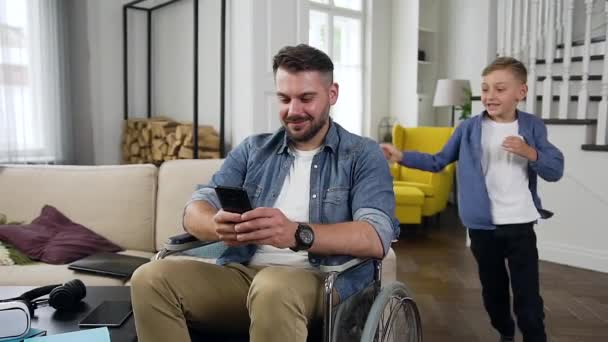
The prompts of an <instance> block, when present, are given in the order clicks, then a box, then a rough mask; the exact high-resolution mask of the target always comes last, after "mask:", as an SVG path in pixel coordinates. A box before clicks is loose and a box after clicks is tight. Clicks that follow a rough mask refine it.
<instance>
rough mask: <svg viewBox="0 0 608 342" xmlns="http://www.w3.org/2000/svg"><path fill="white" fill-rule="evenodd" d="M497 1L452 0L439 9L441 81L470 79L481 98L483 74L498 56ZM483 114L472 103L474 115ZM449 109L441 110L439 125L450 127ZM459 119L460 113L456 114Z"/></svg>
mask: <svg viewBox="0 0 608 342" xmlns="http://www.w3.org/2000/svg"><path fill="white" fill-rule="evenodd" d="M495 6H496V0H492V1H477V0H450V1H443V2H442V6H440V7H439V12H440V20H439V25H440V28H439V31H440V33H439V37H440V38H439V56H440V62H439V63H440V65H439V75H438V78H452V79H467V80H469V81H470V82H471V90H472V92H473V96H479V95H480V89H481V87H480V84H481V71H482V70H483V68H484V67H485V66H486V65H487V64H488V63H489V62H491V61H492V60H493V59H494V58H495V56H496V41H495V40H496V38H495V37H496V7H495ZM480 111H481V107H480V106H479V103H473V110H472V114H473V115H475V114H478V113H479V112H480ZM450 115H451V109H450V108H438V110H437V115H436V122H437V125H438V126H449V124H450ZM456 116H458V113H457V114H456Z"/></svg>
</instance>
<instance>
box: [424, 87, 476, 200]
mask: <svg viewBox="0 0 608 342" xmlns="http://www.w3.org/2000/svg"><path fill="white" fill-rule="evenodd" d="M470 90H471V84H470V83H469V81H468V80H450V79H442V80H438V81H437V87H436V88H435V97H434V98H433V107H445V106H451V107H452V116H451V121H450V127H454V123H455V121H456V119H455V117H454V116H455V113H454V111H455V108H456V106H462V105H464V104H465V103H467V101H469V99H468V93H469V92H470ZM454 176H455V175H454ZM454 205H456V207H458V184H457V182H456V177H454Z"/></svg>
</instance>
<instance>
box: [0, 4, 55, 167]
mask: <svg viewBox="0 0 608 342" xmlns="http://www.w3.org/2000/svg"><path fill="white" fill-rule="evenodd" d="M59 3H60V2H55V1H23V0H0V162H10V163H15V162H17V163H23V162H58V161H61V160H62V159H63V157H64V156H63V155H62V152H63V150H62V148H61V146H62V142H61V139H62V133H65V132H63V131H62V129H61V126H62V124H63V122H62V120H61V119H62V116H63V115H64V114H65V109H66V106H65V102H64V98H63V97H62V94H63V81H64V78H63V76H64V75H63V69H62V62H61V59H60V51H61V50H60V48H61V40H60V38H61V34H62V31H61V29H60V28H61V26H60V25H59V19H58V14H59V12H60V10H59V9H60V6H61V5H60V4H59Z"/></svg>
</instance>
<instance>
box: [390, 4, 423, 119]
mask: <svg viewBox="0 0 608 342" xmlns="http://www.w3.org/2000/svg"><path fill="white" fill-rule="evenodd" d="M418 8H419V6H418V1H400V0H395V1H393V6H392V9H391V10H392V22H391V25H392V35H391V63H390V66H391V69H390V70H391V72H390V74H391V79H390V111H391V113H392V114H393V115H394V116H395V117H396V118H397V120H398V121H399V123H401V125H405V126H409V127H415V126H418V98H417V95H416V84H417V82H416V80H417V77H418V74H417V59H418V57H417V53H416V51H417V50H418Z"/></svg>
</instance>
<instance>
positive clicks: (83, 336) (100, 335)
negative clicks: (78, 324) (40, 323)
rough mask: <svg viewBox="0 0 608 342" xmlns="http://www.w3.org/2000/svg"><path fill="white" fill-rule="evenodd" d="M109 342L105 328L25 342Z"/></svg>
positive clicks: (36, 338) (108, 333) (107, 331)
mask: <svg viewBox="0 0 608 342" xmlns="http://www.w3.org/2000/svg"><path fill="white" fill-rule="evenodd" d="M77 341H79V342H81V341H87V342H110V331H109V330H108V328H107V327H103V328H95V329H86V330H79V331H73V332H69V333H64V334H56V335H49V336H44V337H34V338H28V339H27V340H25V342H77Z"/></svg>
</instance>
